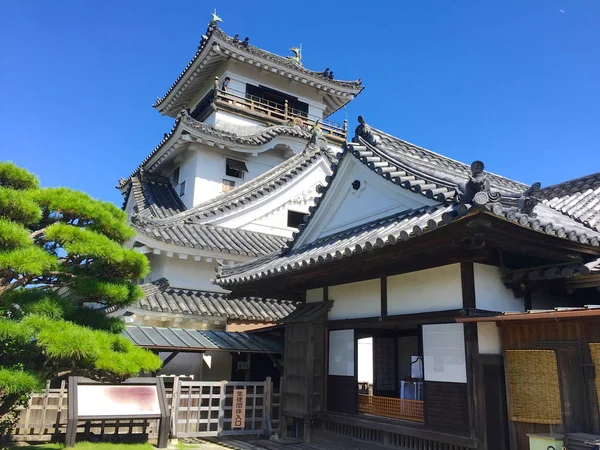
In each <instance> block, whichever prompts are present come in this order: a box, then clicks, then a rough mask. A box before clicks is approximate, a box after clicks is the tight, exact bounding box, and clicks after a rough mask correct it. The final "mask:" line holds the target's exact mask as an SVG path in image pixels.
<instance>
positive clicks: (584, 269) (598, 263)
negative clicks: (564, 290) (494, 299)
mask: <svg viewBox="0 0 600 450" xmlns="http://www.w3.org/2000/svg"><path fill="white" fill-rule="evenodd" d="M590 274H593V275H598V274H600V258H597V259H594V260H593V261H590V262H588V263H570V264H556V265H553V266H547V267H540V268H536V269H523V270H513V271H511V272H508V273H506V274H505V275H504V279H505V280H506V281H507V282H509V283H518V282H521V281H527V280H529V281H537V280H554V279H556V278H573V277H579V276H582V275H590Z"/></svg>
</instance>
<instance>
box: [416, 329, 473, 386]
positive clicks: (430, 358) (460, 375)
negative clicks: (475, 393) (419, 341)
mask: <svg viewBox="0 0 600 450" xmlns="http://www.w3.org/2000/svg"><path fill="white" fill-rule="evenodd" d="M423 363H424V367H425V380H427V381H446V382H452V383H466V382H467V367H466V364H465V333H464V327H463V324H462V323H444V324H437V325H423Z"/></svg>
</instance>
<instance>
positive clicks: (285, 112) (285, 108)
mask: <svg viewBox="0 0 600 450" xmlns="http://www.w3.org/2000/svg"><path fill="white" fill-rule="evenodd" d="M289 106H290V105H289V102H288V101H287V99H286V100H285V101H284V102H283V117H284V119H285V120H288V111H289Z"/></svg>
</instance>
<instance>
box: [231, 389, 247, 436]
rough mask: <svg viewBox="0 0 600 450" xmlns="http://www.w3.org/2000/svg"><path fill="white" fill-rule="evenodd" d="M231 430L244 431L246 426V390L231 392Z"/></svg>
mask: <svg viewBox="0 0 600 450" xmlns="http://www.w3.org/2000/svg"><path fill="white" fill-rule="evenodd" d="M232 412H233V414H232V416H231V429H236V428H239V429H244V426H245V425H246V389H234V390H233V410H232Z"/></svg>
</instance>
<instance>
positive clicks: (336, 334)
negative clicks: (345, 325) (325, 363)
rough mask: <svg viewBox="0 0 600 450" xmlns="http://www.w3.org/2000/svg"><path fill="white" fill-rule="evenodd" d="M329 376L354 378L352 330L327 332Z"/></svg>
mask: <svg viewBox="0 0 600 450" xmlns="http://www.w3.org/2000/svg"><path fill="white" fill-rule="evenodd" d="M329 375H341V376H345V377H353V376H354V330H333V331H330V332H329Z"/></svg>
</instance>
